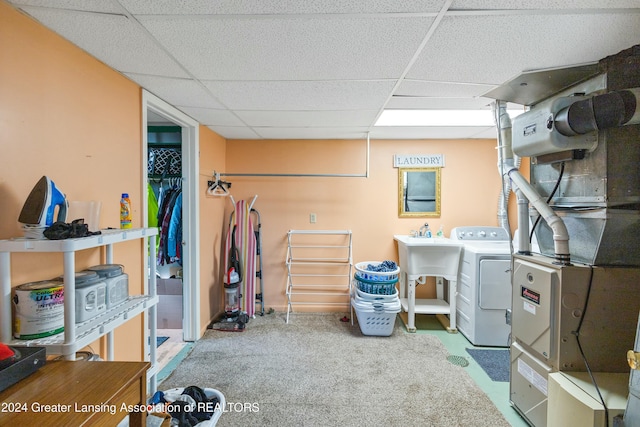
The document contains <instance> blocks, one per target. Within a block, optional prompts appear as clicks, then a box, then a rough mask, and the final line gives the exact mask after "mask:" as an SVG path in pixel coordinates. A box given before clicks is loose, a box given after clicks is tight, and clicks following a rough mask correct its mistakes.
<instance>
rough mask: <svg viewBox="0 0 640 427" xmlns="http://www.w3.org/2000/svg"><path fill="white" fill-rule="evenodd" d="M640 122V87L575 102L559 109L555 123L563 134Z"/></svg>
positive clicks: (572, 134) (582, 132)
mask: <svg viewBox="0 0 640 427" xmlns="http://www.w3.org/2000/svg"><path fill="white" fill-rule="evenodd" d="M637 123H640V88H633V89H625V90H618V91H613V92H609V93H605V94H603V95H596V96H593V97H591V98H587V99H583V100H581V101H576V102H574V103H573V104H571V105H569V106H567V107H565V108H563V109H562V110H560V111H558V112H557V113H556V115H555V117H554V123H553V124H554V126H555V128H556V129H557V130H558V132H560V133H561V134H562V135H564V136H575V135H583V134H585V133H589V132H592V131H594V130H602V129H609V128H614V127H620V126H626V125H633V124H637Z"/></svg>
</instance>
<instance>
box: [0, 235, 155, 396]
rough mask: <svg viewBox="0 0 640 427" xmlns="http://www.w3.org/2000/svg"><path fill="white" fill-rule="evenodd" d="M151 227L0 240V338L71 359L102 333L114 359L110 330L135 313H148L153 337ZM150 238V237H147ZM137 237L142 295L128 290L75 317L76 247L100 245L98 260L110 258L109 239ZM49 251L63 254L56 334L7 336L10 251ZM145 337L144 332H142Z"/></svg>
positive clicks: (9, 326)
mask: <svg viewBox="0 0 640 427" xmlns="http://www.w3.org/2000/svg"><path fill="white" fill-rule="evenodd" d="M157 234H158V230H157V229H156V228H134V229H126V230H101V234H99V235H95V236H88V237H81V238H75V239H64V240H46V239H43V240H38V239H26V238H15V239H8V240H0V342H3V343H5V344H10V345H16V346H37V347H45V348H46V349H47V354H60V355H63V356H64V357H65V359H68V360H74V359H75V354H76V352H77V351H78V350H80V349H82V348H83V347H86V346H87V345H89V344H91V343H92V342H94V341H95V340H96V339H98V338H100V337H102V336H104V335H106V336H107V360H113V359H114V341H115V340H114V335H113V332H114V330H115V329H116V328H117V327H118V326H120V325H122V324H124V323H125V322H127V321H128V320H130V319H133V318H134V317H135V316H137V315H139V314H141V313H147V314H148V329H149V342H151V343H155V342H156V326H157V320H156V304H157V303H158V297H157V295H156V283H155V280H156V269H155V267H156V263H155V254H156V245H155V236H156V235H157ZM149 238H151V239H149ZM136 239H143V240H144V244H143V248H144V251H145V252H146V251H147V248H148V250H149V260H150V262H149V266H148V268H149V276H148V277H147V278H146V279H145V280H146V283H145V286H144V289H147V290H148V292H147V293H145V294H143V295H130V296H129V297H128V298H127V299H126V300H125V301H123V302H121V303H119V304H118V305H116V306H114V307H112V308H111V309H109V310H107V311H106V312H104V313H101V314H99V315H98V316H96V317H94V318H91V319H88V320H86V321H84V322H76V318H75V314H76V313H75V271H76V267H75V264H76V263H75V260H76V253H77V252H79V251H83V250H86V249H92V248H101V247H104V248H105V251H104V261H105V263H106V264H112V263H113V245H114V244H116V243H121V242H126V241H130V240H136ZM33 252H41V253H44V252H50V253H51V252H55V253H62V254H63V271H64V273H63V278H64V279H63V281H64V331H63V332H61V333H60V334H57V335H53V336H49V337H45V338H38V339H33V340H19V339H14V338H13V331H12V325H13V322H12V319H11V311H12V310H11V301H12V296H11V294H12V284H11V254H12V253H33ZM145 339H146V338H145ZM155 347H156V346H155V345H150V346H149V349H148V354H149V361H150V362H151V368H150V370H149V372H148V373H147V378H148V379H149V382H150V390H151V391H152V392H155V388H156V374H157V369H158V368H157V363H156V360H157V357H156V348H155Z"/></svg>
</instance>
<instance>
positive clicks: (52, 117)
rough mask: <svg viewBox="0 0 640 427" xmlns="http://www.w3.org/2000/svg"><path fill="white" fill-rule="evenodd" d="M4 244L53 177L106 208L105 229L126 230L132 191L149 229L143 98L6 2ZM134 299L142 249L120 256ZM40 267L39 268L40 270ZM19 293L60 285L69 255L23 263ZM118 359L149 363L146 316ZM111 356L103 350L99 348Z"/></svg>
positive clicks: (0, 117) (118, 349)
mask: <svg viewBox="0 0 640 427" xmlns="http://www.w3.org/2000/svg"><path fill="white" fill-rule="evenodd" d="M0 64H2V66H0V147H1V148H2V149H1V150H0V153H1V157H0V200H2V202H0V205H1V206H2V210H1V213H0V239H7V238H12V237H16V236H19V235H21V229H20V224H19V223H18V222H17V219H18V216H19V213H20V210H21V208H22V205H23V203H24V201H25V200H26V198H27V196H28V194H29V192H30V191H31V189H32V188H33V185H34V184H35V183H36V182H37V181H38V180H39V179H40V177H41V176H43V175H47V176H49V177H50V178H51V179H52V180H53V181H54V182H55V184H56V185H57V186H58V187H59V188H60V189H61V190H62V191H63V192H65V193H66V195H67V197H68V199H69V200H99V201H101V202H102V211H101V219H100V226H101V227H108V226H111V227H118V226H119V199H120V194H121V193H122V192H128V193H129V194H130V196H131V200H132V202H133V221H134V227H140V226H141V218H140V212H141V207H142V204H141V200H142V198H141V187H142V186H141V176H142V175H141V174H142V170H141V169H142V168H141V165H142V154H141V140H142V138H141V135H142V132H141V121H142V117H141V91H140V88H139V86H137V85H136V84H134V83H133V82H131V81H130V80H128V79H126V78H125V77H123V76H122V75H120V74H119V73H116V72H115V71H113V70H112V69H110V68H108V67H106V66H105V65H104V64H103V63H101V62H99V61H97V60H96V59H94V58H92V57H91V56H89V55H87V54H86V53H85V52H83V51H81V50H80V49H78V48H77V47H75V46H74V45H72V44H71V43H69V42H67V41H65V40H63V39H62V38H60V37H59V36H57V35H56V34H54V33H52V32H51V31H49V30H47V29H46V28H44V27H43V26H41V25H40V24H38V23H36V22H34V21H33V20H32V19H30V18H29V17H26V16H25V15H22V14H21V13H19V12H17V11H15V10H14V9H13V8H11V7H10V6H8V5H7V4H6V3H5V2H0ZM114 261H115V262H116V263H121V264H124V265H125V271H126V272H127V273H128V274H129V277H130V289H131V292H132V293H140V292H141V284H142V243H141V242H138V241H134V242H126V243H122V244H119V245H116V246H115V247H114ZM100 262H102V257H101V254H100V250H99V249H95V250H88V251H83V252H81V253H79V254H78V256H77V257H76V269H77V270H81V269H83V268H86V267H89V266H90V265H94V264H96V263H100ZM36 266H37V268H34V267H36ZM11 268H12V270H11V273H12V274H11V277H12V282H13V284H14V285H18V284H21V283H25V282H30V281H35V280H46V279H51V278H52V277H56V276H59V275H61V274H62V273H63V270H62V255H61V254H53V255H52V254H16V255H13V256H12V258H11ZM115 338H116V346H115V357H116V359H119V360H141V358H142V356H143V355H142V353H143V351H142V345H140V346H131V345H130V343H131V342H140V343H142V321H141V316H138V317H137V318H136V319H134V320H133V321H131V322H128V323H127V324H125V325H123V326H121V327H120V328H118V329H117V330H116V334H115ZM92 347H93V349H94V350H95V351H99V350H101V346H100V344H99V343H95V345H92Z"/></svg>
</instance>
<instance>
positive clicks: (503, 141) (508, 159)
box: [496, 101, 571, 265]
mask: <svg viewBox="0 0 640 427" xmlns="http://www.w3.org/2000/svg"><path fill="white" fill-rule="evenodd" d="M497 103H498V105H497V107H498V111H499V115H498V118H497V120H496V125H497V127H498V140H499V145H500V149H499V150H498V153H499V154H498V157H499V160H500V164H499V167H500V173H501V174H502V176H503V177H508V178H509V179H510V180H511V182H512V183H513V184H514V185H515V186H516V188H517V189H518V190H520V191H521V192H522V195H523V196H524V197H525V198H526V199H527V200H529V203H531V205H532V206H533V207H534V208H535V209H536V210H537V211H538V213H539V214H540V215H541V216H542V219H544V221H545V222H546V223H547V225H548V226H549V228H551V230H552V231H553V247H554V252H555V258H556V261H558V262H559V263H561V264H564V265H568V264H570V262H571V255H570V253H569V232H568V231H567V227H566V226H565V224H564V222H563V221H562V219H561V218H560V217H559V216H558V215H556V213H555V212H554V211H553V209H551V207H550V206H549V205H548V204H547V202H546V200H545V199H544V198H543V197H542V196H541V195H540V194H539V193H538V191H537V190H536V189H535V188H534V187H533V186H532V185H531V183H529V181H527V180H526V179H525V178H524V177H523V176H522V174H521V173H520V171H519V170H518V168H517V167H516V165H515V162H514V161H513V149H512V145H511V119H510V118H509V115H508V114H507V110H506V106H505V104H504V103H503V102H502V101H498V102H497ZM519 220H520V215H519ZM526 224H528V218H527V221H526ZM523 227H525V229H526V228H528V226H526V225H523V224H522V223H519V224H518V228H523ZM526 241H529V236H528V235H527V237H526ZM520 244H522V243H520Z"/></svg>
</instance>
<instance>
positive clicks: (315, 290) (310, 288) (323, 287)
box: [286, 230, 353, 323]
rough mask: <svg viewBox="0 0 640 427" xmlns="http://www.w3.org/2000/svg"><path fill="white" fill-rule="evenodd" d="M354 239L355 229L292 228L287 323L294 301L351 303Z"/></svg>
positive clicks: (289, 238)
mask: <svg viewBox="0 0 640 427" xmlns="http://www.w3.org/2000/svg"><path fill="white" fill-rule="evenodd" d="M352 241H353V239H352V234H351V230H289V232H288V233H287V243H288V246H287V259H286V266H287V323H289V313H290V312H291V311H293V305H294V304H300V305H303V304H306V305H342V306H344V305H349V306H351V304H350V293H351V275H352V269H353V257H352ZM351 317H352V318H353V312H352V313H351Z"/></svg>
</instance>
